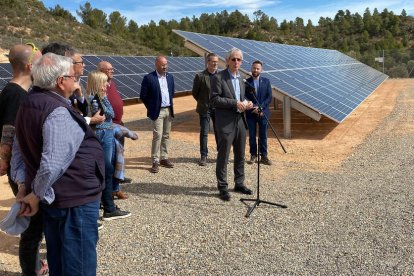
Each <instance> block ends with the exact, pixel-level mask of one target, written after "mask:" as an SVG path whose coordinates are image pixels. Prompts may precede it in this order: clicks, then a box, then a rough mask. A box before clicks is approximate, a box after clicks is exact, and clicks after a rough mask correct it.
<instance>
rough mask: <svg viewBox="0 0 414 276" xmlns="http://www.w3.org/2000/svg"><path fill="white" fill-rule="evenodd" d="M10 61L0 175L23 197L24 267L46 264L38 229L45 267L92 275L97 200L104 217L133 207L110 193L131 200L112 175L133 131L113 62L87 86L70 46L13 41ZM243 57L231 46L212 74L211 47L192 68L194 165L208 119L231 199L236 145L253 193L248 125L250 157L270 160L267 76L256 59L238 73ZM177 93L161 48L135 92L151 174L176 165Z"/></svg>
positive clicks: (240, 182)
mask: <svg viewBox="0 0 414 276" xmlns="http://www.w3.org/2000/svg"><path fill="white" fill-rule="evenodd" d="M9 60H10V63H11V66H12V70H13V78H12V79H11V81H10V83H8V84H7V85H6V87H5V88H4V89H3V91H2V92H1V94H0V107H1V108H0V136H1V148H0V173H1V175H4V174H6V173H7V175H8V179H9V183H10V186H11V188H12V190H13V193H14V194H15V196H16V200H17V202H19V203H20V204H21V207H20V213H19V215H21V216H29V217H31V220H30V224H29V227H28V228H27V229H26V230H25V231H24V232H23V233H22V234H21V239H20V247H19V260H20V266H21V268H22V272H23V274H24V275H36V273H39V272H41V271H42V269H44V267H43V268H42V267H39V265H40V264H43V263H42V262H40V260H39V254H38V250H39V244H40V242H41V240H42V237H43V233H44V235H45V238H46V246H47V259H48V265H49V273H50V275H63V274H64V275H95V274H96V264H97V255H96V245H97V241H98V219H99V208H100V206H101V207H102V208H103V216H102V219H103V220H112V219H119V218H126V217H129V216H130V215H131V213H130V212H128V211H124V210H121V209H120V208H118V206H116V205H115V204H114V198H118V199H125V198H127V195H126V194H125V193H123V192H122V191H120V189H119V182H120V181H121V180H122V179H123V178H124V176H123V172H120V173H119V172H118V173H117V170H121V171H122V169H123V167H122V166H121V168H119V167H118V166H117V158H116V157H117V156H118V155H121V156H122V150H123V146H124V141H123V139H124V137H129V138H132V139H137V138H138V137H137V135H136V133H134V132H132V131H130V130H128V129H127V128H125V127H124V126H123V124H122V115H123V102H122V99H121V97H120V95H119V93H118V91H117V89H116V85H115V82H114V80H113V72H114V68H113V67H112V65H111V64H110V63H109V62H107V61H102V62H100V63H99V64H98V65H97V69H96V71H92V72H90V73H89V75H88V80H87V86H86V88H84V87H83V86H82V85H81V84H80V82H79V78H80V76H81V75H82V74H83V69H84V62H83V59H82V55H81V54H80V53H78V52H77V51H76V50H75V49H74V48H72V47H70V46H69V45H66V44H61V43H51V44H49V45H47V46H45V47H44V48H43V50H42V52H40V50H39V49H37V48H36V46H35V45H34V44H31V43H29V44H24V45H15V46H13V47H12V48H11V49H10V53H9ZM242 61H243V53H242V52H241V51H240V50H239V49H232V50H230V51H229V53H228V55H227V57H226V63H227V67H226V69H224V70H222V71H220V72H218V62H219V59H218V56H217V55H216V54H213V53H211V54H209V55H208V56H207V68H206V70H204V71H203V72H201V73H199V74H197V75H196V76H195V78H194V85H193V90H192V93H193V96H194V98H195V99H196V100H197V109H196V111H197V112H198V113H199V117H200V128H201V129H200V155H201V157H200V160H199V165H200V166H206V165H207V157H208V146H207V144H208V143H207V137H208V132H209V125H210V120H212V121H213V126H214V134H215V141H216V150H217V162H216V178H217V186H218V190H219V197H220V199H222V200H225V201H228V200H230V194H229V189H228V182H227V164H228V160H229V154H230V150H231V147H232V146H233V151H234V183H235V186H234V190H235V191H236V192H240V193H243V194H252V191H251V190H250V189H249V188H247V187H246V186H245V183H244V180H245V176H244V163H245V146H246V137H247V135H246V130H247V129H249V141H250V142H249V144H250V154H251V158H250V161H251V162H259V161H260V162H262V163H264V164H267V165H270V164H271V161H270V160H269V159H268V157H267V142H266V137H267V120H265V119H264V116H263V114H266V115H267V116H268V114H269V110H268V106H269V104H270V101H271V98H272V96H271V88H270V84H269V81H268V80H267V79H265V78H262V77H260V73H261V70H262V64H261V62H260V61H255V62H254V63H253V64H252V77H251V78H249V79H248V80H247V81H246V84H245V82H244V81H243V80H242V78H241V77H240V72H239V69H240V66H241V64H242ZM28 91H30V93H28ZM174 92H175V88H174V78H173V76H172V75H171V74H169V73H168V60H167V58H166V57H165V56H158V57H157V58H156V60H155V70H154V71H153V72H151V73H149V74H147V75H146V76H145V77H144V79H143V81H142V84H141V91H140V99H141V100H142V102H143V103H144V105H145V107H146V109H147V116H148V117H149V118H150V120H151V121H152V130H153V138H152V147H151V162H152V166H151V169H150V171H151V172H152V173H158V172H159V170H160V167H165V168H173V167H174V164H173V163H172V161H171V160H170V159H169V154H168V144H169V136H170V131H171V122H172V120H173V117H174V109H173V98H174ZM253 93H254V94H253ZM259 106H261V107H262V108H259ZM257 124H258V126H259V138H260V142H259V144H260V147H259V150H257V145H256V125H257ZM118 148H120V149H121V151H120V152H119V151H118ZM119 153H121V154H119ZM258 155H260V156H261V157H260V159H259V156H258ZM121 158H122V157H121ZM121 163H123V160H122V162H121ZM119 175H121V177H118V176H119ZM126 181H128V179H127V180H126ZM43 271H44V270H43Z"/></svg>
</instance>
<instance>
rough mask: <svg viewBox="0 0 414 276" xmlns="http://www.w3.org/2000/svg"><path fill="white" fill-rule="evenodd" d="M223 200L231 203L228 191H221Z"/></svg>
mask: <svg viewBox="0 0 414 276" xmlns="http://www.w3.org/2000/svg"><path fill="white" fill-rule="evenodd" d="M219 197H220V199H221V200H224V201H229V200H230V194H229V192H228V191H220V195H219Z"/></svg>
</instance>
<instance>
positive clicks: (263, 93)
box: [246, 60, 272, 166]
mask: <svg viewBox="0 0 414 276" xmlns="http://www.w3.org/2000/svg"><path fill="white" fill-rule="evenodd" d="M262 68H263V65H262V62H261V61H259V60H256V61H254V62H253V63H252V69H251V71H252V76H251V77H250V78H248V79H247V82H248V84H249V85H246V98H247V99H249V100H251V101H252V102H253V107H254V108H253V109H251V110H248V111H247V112H246V118H247V124H248V126H249V145H250V161H249V162H248V163H249V164H253V163H254V162H256V159H257V144H256V126H257V125H259V145H260V148H259V152H260V162H262V163H263V164H265V165H269V166H270V165H272V161H270V160H269V158H268V156H267V120H266V118H269V115H270V111H269V104H270V102H271V101H272V87H271V85H270V81H269V80H268V79H266V78H264V77H261V76H260V74H261V73H262ZM253 87H254V89H253ZM254 94H255V95H256V98H257V101H258V102H259V105H260V106H261V107H262V112H259V108H258V103H257V101H256V99H255V96H254ZM264 115H266V116H264Z"/></svg>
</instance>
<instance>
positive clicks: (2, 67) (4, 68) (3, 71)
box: [0, 63, 12, 91]
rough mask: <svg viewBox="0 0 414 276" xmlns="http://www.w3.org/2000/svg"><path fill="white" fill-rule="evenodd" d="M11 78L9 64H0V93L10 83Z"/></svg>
mask: <svg viewBox="0 0 414 276" xmlns="http://www.w3.org/2000/svg"><path fill="white" fill-rule="evenodd" d="M11 77H12V71H11V66H10V63H0V91H1V90H3V87H4V86H6V84H7V83H8V82H9V81H10V79H11Z"/></svg>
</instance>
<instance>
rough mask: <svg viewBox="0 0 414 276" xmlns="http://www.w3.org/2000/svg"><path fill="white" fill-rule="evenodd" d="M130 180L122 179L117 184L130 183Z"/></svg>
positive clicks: (127, 178)
mask: <svg viewBox="0 0 414 276" xmlns="http://www.w3.org/2000/svg"><path fill="white" fill-rule="evenodd" d="M131 182H132V179H131V178H129V177H124V179H123V180H120V181H119V183H131Z"/></svg>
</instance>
